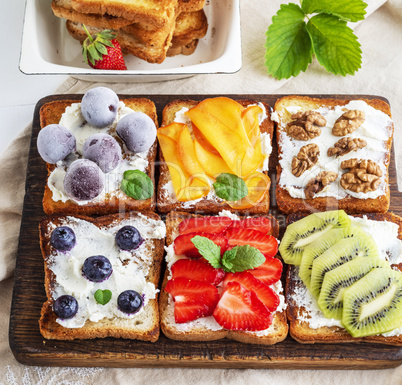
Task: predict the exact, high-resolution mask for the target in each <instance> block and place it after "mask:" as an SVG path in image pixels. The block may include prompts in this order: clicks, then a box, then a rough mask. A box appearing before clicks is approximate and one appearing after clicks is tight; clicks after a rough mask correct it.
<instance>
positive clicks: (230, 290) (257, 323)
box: [213, 282, 272, 331]
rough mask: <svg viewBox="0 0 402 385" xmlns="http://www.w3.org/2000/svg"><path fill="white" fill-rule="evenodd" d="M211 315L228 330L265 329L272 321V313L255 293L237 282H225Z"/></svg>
mask: <svg viewBox="0 0 402 385" xmlns="http://www.w3.org/2000/svg"><path fill="white" fill-rule="evenodd" d="M213 316H214V318H215V320H216V322H218V324H219V325H221V326H222V327H224V328H225V329H229V330H250V331H257V330H265V329H268V327H269V325H271V323H272V314H271V313H270V312H269V311H268V309H267V308H266V306H265V305H264V304H263V303H262V302H261V301H260V300H259V299H258V297H257V295H256V294H255V293H253V292H252V291H249V290H247V289H245V288H244V287H243V286H242V285H240V283H238V282H228V283H227V285H226V288H225V290H224V291H223V293H222V296H221V298H220V300H219V302H218V304H217V305H216V308H215V310H214V312H213Z"/></svg>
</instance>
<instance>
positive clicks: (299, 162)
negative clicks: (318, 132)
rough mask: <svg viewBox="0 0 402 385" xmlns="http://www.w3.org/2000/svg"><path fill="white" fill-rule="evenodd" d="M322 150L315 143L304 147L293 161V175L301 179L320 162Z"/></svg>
mask: <svg viewBox="0 0 402 385" xmlns="http://www.w3.org/2000/svg"><path fill="white" fill-rule="evenodd" d="M319 155H320V148H319V147H318V146H317V145H316V144H315V143H310V144H307V145H306V146H303V147H302V148H301V149H300V151H299V153H298V154H297V156H294V157H293V159H292V174H293V175H294V176H297V177H299V176H300V175H302V174H303V172H304V171H306V170H308V169H310V168H311V167H313V166H314V165H315V164H316V163H317V162H318V156H319Z"/></svg>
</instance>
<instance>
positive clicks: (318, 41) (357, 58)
mask: <svg viewBox="0 0 402 385" xmlns="http://www.w3.org/2000/svg"><path fill="white" fill-rule="evenodd" d="M366 7H367V4H366V3H365V2H364V1H362V0H336V1H334V0H301V6H299V5H297V4H294V3H289V4H282V5H281V7H280V9H279V11H278V12H277V14H276V15H275V16H274V17H273V18H272V24H271V25H270V26H269V27H268V30H267V32H266V42H265V48H266V52H265V66H266V67H267V70H268V73H269V74H271V75H272V76H274V77H275V78H277V79H284V78H285V79H288V78H290V77H291V76H297V75H298V74H299V73H300V72H301V71H303V72H304V71H306V69H307V67H308V66H309V64H310V63H311V62H312V60H313V55H315V57H316V58H317V60H318V62H319V63H320V64H321V65H322V66H323V67H324V68H325V69H326V70H327V71H328V72H332V73H334V74H336V75H338V74H340V75H342V76H346V75H347V74H350V75H353V74H354V73H355V72H356V71H357V70H358V69H359V68H360V67H361V62H362V59H361V55H362V51H361V49H360V44H359V42H358V41H357V37H356V35H355V34H354V33H353V31H352V29H351V28H349V27H348V26H347V22H348V21H350V22H356V21H359V20H364V15H365V14H366V10H365V9H366ZM306 19H307V20H308V21H307V23H306Z"/></svg>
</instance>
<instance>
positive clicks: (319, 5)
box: [302, 0, 367, 21]
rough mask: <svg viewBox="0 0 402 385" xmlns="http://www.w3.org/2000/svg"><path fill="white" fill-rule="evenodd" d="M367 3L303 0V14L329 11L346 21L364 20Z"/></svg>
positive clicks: (357, 1)
mask: <svg viewBox="0 0 402 385" xmlns="http://www.w3.org/2000/svg"><path fill="white" fill-rule="evenodd" d="M366 7H367V4H366V3H365V2H364V1H362V0H336V1H334V0H303V2H302V9H303V12H304V13H305V14H309V13H321V12H322V13H329V14H331V15H335V16H338V17H339V18H341V19H344V20H346V21H359V20H364V15H365V14H366Z"/></svg>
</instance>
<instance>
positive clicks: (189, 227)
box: [179, 216, 233, 234]
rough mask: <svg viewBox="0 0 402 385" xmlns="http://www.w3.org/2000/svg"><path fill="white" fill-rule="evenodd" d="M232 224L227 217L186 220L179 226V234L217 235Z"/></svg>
mask: <svg viewBox="0 0 402 385" xmlns="http://www.w3.org/2000/svg"><path fill="white" fill-rule="evenodd" d="M232 222H233V220H232V219H230V218H229V217H218V216H216V217H195V218H188V219H185V220H184V221H182V222H180V224H179V234H187V233H195V232H199V233H201V232H202V233H210V234H219V233H221V232H223V231H225V230H226V229H227V228H228V227H229V226H230V225H231V223H232Z"/></svg>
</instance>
